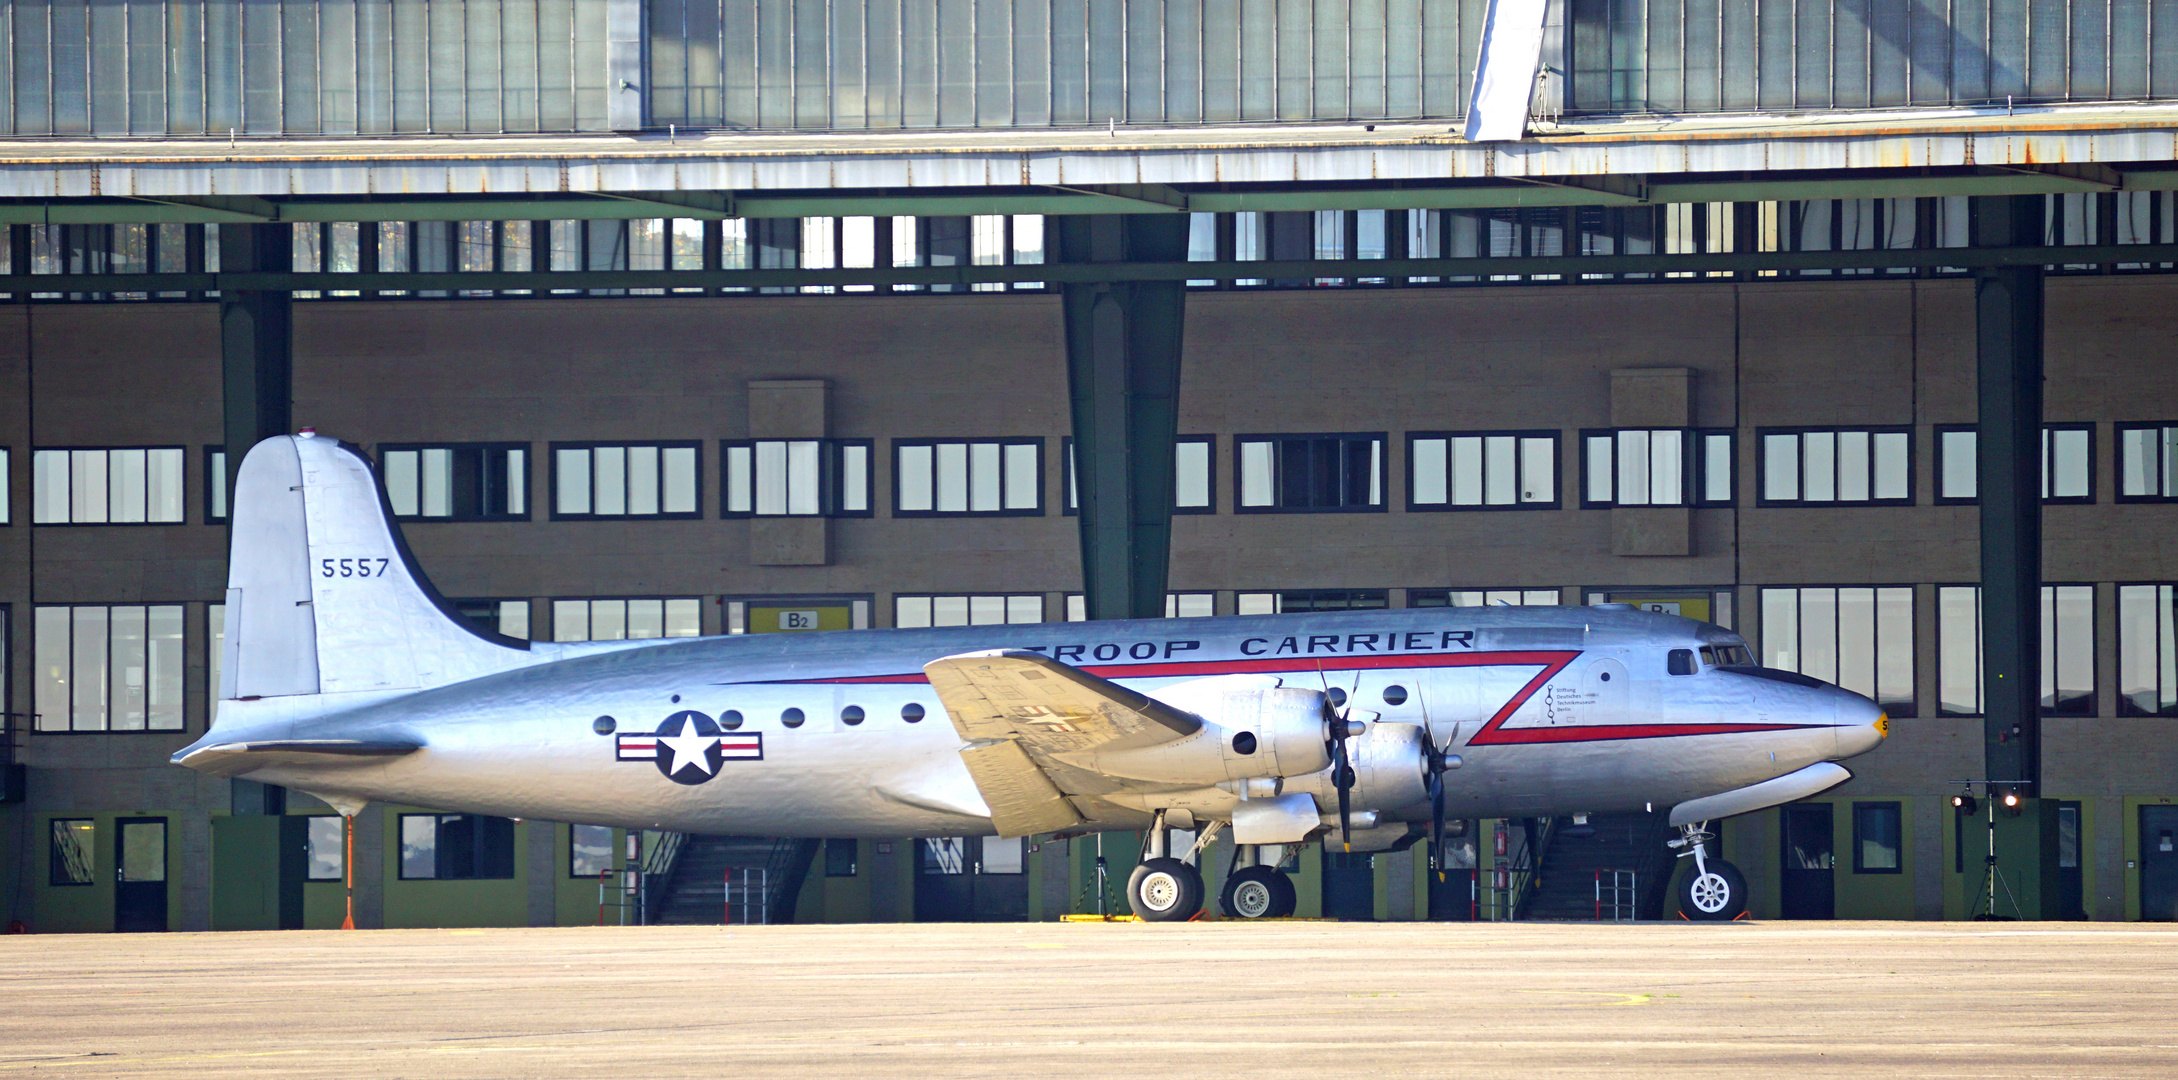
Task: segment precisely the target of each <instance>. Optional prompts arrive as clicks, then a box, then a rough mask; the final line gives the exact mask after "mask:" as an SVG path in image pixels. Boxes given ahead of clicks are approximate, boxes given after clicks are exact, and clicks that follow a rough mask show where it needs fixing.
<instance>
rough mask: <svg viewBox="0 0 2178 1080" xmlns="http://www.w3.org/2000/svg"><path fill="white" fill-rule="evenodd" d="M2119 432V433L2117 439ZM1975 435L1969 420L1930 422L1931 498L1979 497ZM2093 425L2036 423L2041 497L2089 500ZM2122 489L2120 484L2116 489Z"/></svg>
mask: <svg viewBox="0 0 2178 1080" xmlns="http://www.w3.org/2000/svg"><path fill="white" fill-rule="evenodd" d="M2123 441H2124V433H2123V432H2122V431H2121V432H2120V433H2119V442H2120V444H2121V445H2122V444H2123ZM1980 442H1981V436H1980V434H1979V432H1978V431H1977V429H1976V428H1975V427H1974V426H1973V425H1971V424H1940V425H1938V426H1937V428H1936V502H1937V504H1938V505H1957V504H1962V503H1972V502H1976V501H1979V498H1980V493H1981V472H1980V469H1981V461H1980V452H1981V450H1980ZM2094 460H2095V425H2093V424H2044V425H2042V501H2043V502H2046V503H2091V502H2094V501H2095V470H2094ZM2120 490H2122V487H2121V489H2120Z"/></svg>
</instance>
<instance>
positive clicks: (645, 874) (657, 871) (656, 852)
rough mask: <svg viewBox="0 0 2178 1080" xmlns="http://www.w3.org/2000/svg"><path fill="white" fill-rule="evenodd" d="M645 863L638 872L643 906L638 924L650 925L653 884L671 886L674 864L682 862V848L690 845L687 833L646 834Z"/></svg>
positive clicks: (637, 876)
mask: <svg viewBox="0 0 2178 1080" xmlns="http://www.w3.org/2000/svg"><path fill="white" fill-rule="evenodd" d="M643 835H644V837H645V842H644V844H643V861H642V863H641V865H640V866H639V867H638V868H637V870H636V880H637V882H638V885H637V888H638V889H639V890H640V891H641V899H642V904H641V907H640V909H639V915H638V918H637V920H636V921H637V922H638V923H639V924H641V925H644V926H648V925H650V893H651V884H652V883H653V882H656V883H657V884H659V885H661V886H670V885H671V884H672V880H673V867H674V864H675V863H677V862H678V861H679V860H680V857H681V848H682V847H683V846H684V845H686V844H687V843H688V834H687V833H677V832H646V833H644V834H643Z"/></svg>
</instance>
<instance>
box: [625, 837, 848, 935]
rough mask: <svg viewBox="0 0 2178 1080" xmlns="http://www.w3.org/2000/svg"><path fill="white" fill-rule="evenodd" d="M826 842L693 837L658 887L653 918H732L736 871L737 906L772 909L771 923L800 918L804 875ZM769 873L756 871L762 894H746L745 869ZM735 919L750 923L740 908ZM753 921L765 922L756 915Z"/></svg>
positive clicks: (703, 921) (677, 921)
mask: <svg viewBox="0 0 2178 1080" xmlns="http://www.w3.org/2000/svg"><path fill="white" fill-rule="evenodd" d="M823 845H824V841H822V840H775V839H771V838H768V837H759V836H695V835H689V836H687V837H686V838H685V839H684V840H683V841H682V842H681V844H680V850H679V852H678V853H677V854H676V856H675V858H674V859H673V865H672V867H671V868H670V869H668V870H666V871H665V872H664V873H663V874H662V875H661V878H662V881H661V882H660V883H659V884H657V885H654V886H653V887H652V888H653V891H652V893H651V896H650V921H651V922H652V923H654V924H660V925H677V926H716V925H718V924H719V923H721V922H723V921H724V920H725V918H726V891H725V890H726V873H727V871H728V870H733V871H736V873H735V879H734V897H733V899H734V904H735V906H736V907H740V906H742V905H744V904H747V905H751V906H752V907H754V908H756V909H757V910H762V911H766V912H768V921H770V922H774V923H790V922H793V921H794V903H795V901H796V900H798V899H800V897H801V892H802V879H803V878H804V877H807V876H808V874H809V867H810V864H811V863H813V862H815V860H816V858H817V852H818V850H819V849H820V848H822V847H823ZM749 868H755V869H759V870H761V871H763V872H762V873H761V874H756V875H751V878H750V880H751V881H752V882H756V881H761V882H762V883H763V886H762V890H761V892H758V893H755V894H753V895H744V894H743V890H742V877H741V875H740V873H739V871H740V870H743V869H749ZM733 921H735V922H737V923H738V922H742V921H744V913H743V912H740V911H736V912H735V913H734V915H733ZM747 921H749V922H757V921H763V920H761V919H759V918H758V917H757V916H756V915H755V914H754V913H749V914H748V915H747Z"/></svg>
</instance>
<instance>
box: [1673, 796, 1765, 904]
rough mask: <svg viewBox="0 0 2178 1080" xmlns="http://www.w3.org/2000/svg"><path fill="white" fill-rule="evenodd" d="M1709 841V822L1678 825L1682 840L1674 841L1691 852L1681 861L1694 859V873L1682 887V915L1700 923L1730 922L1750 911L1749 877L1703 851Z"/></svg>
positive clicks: (1680, 893)
mask: <svg viewBox="0 0 2178 1080" xmlns="http://www.w3.org/2000/svg"><path fill="white" fill-rule="evenodd" d="M1708 840H1709V823H1708V822H1706V821H1697V822H1694V823H1693V824H1690V825H1681V826H1679V838H1678V839H1677V840H1673V841H1671V846H1672V847H1675V848H1686V849H1688V850H1685V851H1681V852H1680V853H1679V857H1680V858H1682V859H1684V858H1686V857H1688V856H1693V858H1694V872H1693V873H1691V874H1688V875H1687V876H1686V880H1685V881H1683V882H1681V883H1680V885H1679V913H1680V914H1681V915H1684V916H1686V917H1687V918H1689V919H1693V920H1696V921H1698V922H1730V921H1731V920H1733V919H1736V918H1739V917H1740V916H1741V915H1743V914H1745V913H1746V911H1747V878H1746V876H1745V875H1743V874H1741V873H1740V872H1739V867H1736V866H1733V865H1732V864H1731V863H1728V862H1725V861H1724V860H1723V859H1712V858H1709V857H1708V855H1707V853H1706V852H1705V851H1704V850H1703V848H1704V846H1705V845H1706V843H1707V842H1708Z"/></svg>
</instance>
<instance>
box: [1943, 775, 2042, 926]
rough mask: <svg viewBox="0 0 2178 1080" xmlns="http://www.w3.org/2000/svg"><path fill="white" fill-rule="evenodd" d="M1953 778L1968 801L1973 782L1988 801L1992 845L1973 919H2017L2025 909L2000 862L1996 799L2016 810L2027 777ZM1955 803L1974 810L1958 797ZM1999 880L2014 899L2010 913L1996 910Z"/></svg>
mask: <svg viewBox="0 0 2178 1080" xmlns="http://www.w3.org/2000/svg"><path fill="white" fill-rule="evenodd" d="M1953 782H1954V783H1956V784H1958V785H1959V787H1960V794H1961V796H1962V797H1963V798H1964V799H1965V800H1966V801H1967V802H1971V801H1972V799H1973V796H1974V785H1975V784H1980V785H1981V797H1982V802H1983V803H1984V804H1985V808H1984V809H1985V813H1986V815H1987V816H1986V818H1985V819H1984V821H1985V823H1986V826H1987V828H1988V836H1989V847H1988V854H1987V855H1985V856H1983V863H1982V865H1983V867H1984V870H1983V873H1982V892H1983V895H1982V902H1981V913H1980V914H1978V915H1975V916H1973V918H1974V921H1975V922H2016V921H2018V920H2019V919H2020V918H2022V917H2023V916H2024V913H2023V912H2022V911H2021V910H2020V908H2019V898H2018V897H2017V896H2014V895H2013V894H2012V886H2011V883H2010V882H2008V881H2005V880H2004V871H2003V870H2002V869H2001V868H1999V867H1998V866H1997V852H1996V809H1997V802H1998V800H1999V799H2000V798H2001V799H2002V800H2003V801H2004V803H2005V808H2006V809H2007V810H2016V809H2017V807H2018V805H2019V803H2020V800H2021V798H2022V797H2021V795H2020V794H2019V793H2020V791H2021V790H2022V789H2023V788H2025V787H2026V781H2024V780H1957V781H1953ZM2000 789H2001V790H2002V791H2003V794H2002V795H2001V796H1999V795H1998V791H1999V790H2000ZM1953 805H1954V806H1961V807H1962V808H1963V809H1964V810H1965V812H1968V813H1971V812H1972V807H1970V806H1966V805H1965V804H1963V803H1961V802H1959V801H1958V800H1954V801H1953ZM2000 884H2001V885H2003V887H2004V898H2005V899H2006V900H2009V901H2011V903H2012V913H2011V914H2010V915H1999V914H1997V911H1996V896H1997V886H1998V885H2000Z"/></svg>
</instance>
